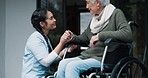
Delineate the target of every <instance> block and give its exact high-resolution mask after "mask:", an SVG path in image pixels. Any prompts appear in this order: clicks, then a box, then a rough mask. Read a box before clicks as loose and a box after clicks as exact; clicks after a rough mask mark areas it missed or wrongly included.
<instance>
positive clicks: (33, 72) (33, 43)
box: [22, 31, 52, 78]
mask: <svg viewBox="0 0 148 78" xmlns="http://www.w3.org/2000/svg"><path fill="white" fill-rule="evenodd" d="M48 42H49V45H50V47H51V48H52V46H51V43H50V41H49V40H48ZM48 54H49V52H48V46H47V43H46V41H45V39H44V37H43V36H42V35H41V34H40V33H39V32H37V31H35V32H34V33H32V35H31V36H30V37H29V39H28V41H27V43H26V47H25V54H24V56H23V70H22V78H44V76H45V75H48V74H49V73H50V67H45V66H43V65H42V64H41V63H40V62H39V61H40V60H41V59H43V58H45V57H47V56H48Z"/></svg>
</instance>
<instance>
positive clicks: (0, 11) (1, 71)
mask: <svg viewBox="0 0 148 78" xmlns="http://www.w3.org/2000/svg"><path fill="white" fill-rule="evenodd" d="M0 78H5V0H1V2H0Z"/></svg>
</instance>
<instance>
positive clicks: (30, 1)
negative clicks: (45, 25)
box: [0, 0, 36, 78]
mask: <svg viewBox="0 0 148 78" xmlns="http://www.w3.org/2000/svg"><path fill="white" fill-rule="evenodd" d="M35 9H36V0H6V13H5V14H6V26H5V28H6V30H5V31H4V33H5V36H6V37H5V78H21V70H22V56H23V54H24V47H25V43H26V41H27V38H28V37H29V35H30V34H31V33H32V32H33V30H34V29H33V27H32V25H31V23H30V18H31V14H32V12H33V11H34V10H35ZM0 67H1V66H0ZM0 78H3V77H0Z"/></svg>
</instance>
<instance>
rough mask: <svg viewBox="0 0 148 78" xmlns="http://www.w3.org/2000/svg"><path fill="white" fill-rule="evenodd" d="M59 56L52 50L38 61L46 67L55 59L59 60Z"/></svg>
mask: <svg viewBox="0 0 148 78" xmlns="http://www.w3.org/2000/svg"><path fill="white" fill-rule="evenodd" d="M60 59H61V57H60V56H59V55H58V54H57V53H56V52H54V51H52V52H51V53H50V54H48V56H47V57H45V58H44V59H42V60H40V63H41V64H42V65H44V66H46V67H48V66H49V65H50V64H52V63H53V62H54V61H55V60H60Z"/></svg>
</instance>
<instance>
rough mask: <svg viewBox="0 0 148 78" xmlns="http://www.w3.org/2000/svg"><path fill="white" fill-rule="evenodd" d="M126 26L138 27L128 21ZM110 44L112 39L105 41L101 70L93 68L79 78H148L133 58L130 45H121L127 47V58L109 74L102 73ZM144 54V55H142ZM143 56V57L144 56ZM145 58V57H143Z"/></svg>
mask: <svg viewBox="0 0 148 78" xmlns="http://www.w3.org/2000/svg"><path fill="white" fill-rule="evenodd" d="M128 24H129V25H130V26H131V28H133V26H134V27H136V28H137V27H138V24H137V23H135V22H134V21H129V22H128ZM111 42H112V39H111V38H109V39H107V40H106V41H105V45H106V46H105V49H104V54H103V57H102V61H101V68H100V71H98V70H99V68H93V70H92V69H89V70H91V71H93V72H92V73H90V74H89V75H88V76H87V75H86V74H81V78H148V71H147V69H146V67H145V66H144V64H143V63H142V62H141V61H139V60H138V59H137V58H135V57H133V53H132V52H133V50H132V49H133V46H134V45H135V44H134V43H132V44H125V43H123V45H129V46H130V50H129V56H126V57H124V58H122V59H121V60H120V61H119V62H118V63H117V64H116V65H115V66H114V68H113V70H112V71H111V72H110V73H105V72H104V61H105V57H106V54H107V49H108V46H109V44H110V43H111ZM145 52H146V51H145ZM144 54H145V53H144ZM144 56H145V55H144ZM144 58H145V57H144Z"/></svg>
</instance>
